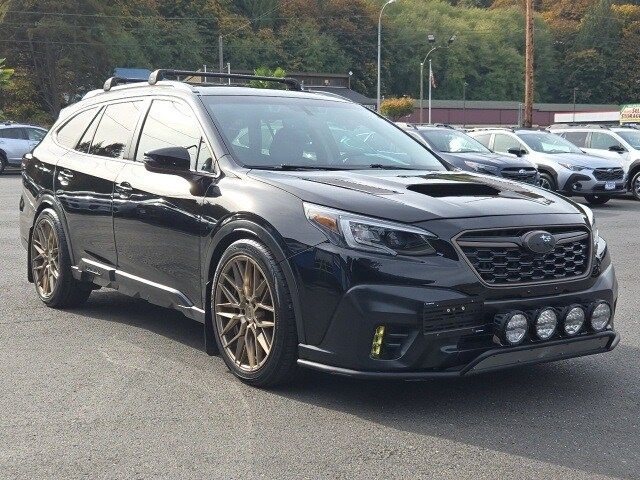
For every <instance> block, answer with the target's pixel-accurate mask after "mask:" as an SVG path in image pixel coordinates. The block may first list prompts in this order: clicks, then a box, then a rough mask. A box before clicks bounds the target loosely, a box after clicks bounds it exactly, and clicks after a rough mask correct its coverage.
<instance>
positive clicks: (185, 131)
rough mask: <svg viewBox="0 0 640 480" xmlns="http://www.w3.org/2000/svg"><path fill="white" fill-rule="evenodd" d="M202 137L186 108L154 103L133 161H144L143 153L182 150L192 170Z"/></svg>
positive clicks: (179, 105) (191, 114)
mask: <svg viewBox="0 0 640 480" xmlns="http://www.w3.org/2000/svg"><path fill="white" fill-rule="evenodd" d="M201 137H202V135H201V133H200V128H199V127H198V121H197V120H196V118H195V116H194V115H193V112H192V111H191V109H190V108H189V107H187V106H186V105H183V104H181V103H178V102H174V101H172V100H154V101H153V103H152V104H151V108H150V109H149V113H148V115H147V118H146V119H145V121H144V126H143V127H142V133H141V134H140V142H139V143H138V149H137V153H136V160H138V161H143V160H144V154H145V153H146V152H150V151H152V150H157V149H159V148H168V147H184V148H186V149H187V150H188V151H189V155H190V156H191V168H192V169H194V170H195V168H196V161H197V159H198V151H199V150H200V146H201V145H200V142H201ZM203 156H206V155H205V154H204V153H203Z"/></svg>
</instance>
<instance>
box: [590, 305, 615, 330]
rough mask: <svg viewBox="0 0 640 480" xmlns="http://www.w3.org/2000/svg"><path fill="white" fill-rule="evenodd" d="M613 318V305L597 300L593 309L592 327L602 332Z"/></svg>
mask: <svg viewBox="0 0 640 480" xmlns="http://www.w3.org/2000/svg"><path fill="white" fill-rule="evenodd" d="M609 320H611V307H610V306H609V304H608V303H607V302H602V301H600V302H597V303H595V304H594V307H593V309H592V310H591V328H592V329H593V330H594V331H596V332H601V331H602V330H604V329H605V328H607V325H608V324H609Z"/></svg>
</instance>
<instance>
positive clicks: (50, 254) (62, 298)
mask: <svg viewBox="0 0 640 480" xmlns="http://www.w3.org/2000/svg"><path fill="white" fill-rule="evenodd" d="M29 258H30V262H29V263H30V267H31V272H32V274H33V283H34V284H35V286H36V293H37V294H38V296H39V297H40V300H42V301H43V302H44V303H45V304H46V305H47V306H49V307H53V308H65V307H75V306H78V305H80V304H82V303H84V302H85V301H86V300H87V298H89V295H90V294H91V290H92V286H91V285H90V284H87V283H83V282H79V281H77V280H76V279H75V278H73V275H72V273H71V258H70V256H69V250H68V246H67V239H66V237H65V234H64V230H63V229H62V224H61V223H60V219H59V218H58V215H57V214H56V212H55V211H54V210H50V209H45V210H43V211H42V212H41V213H40V215H38V218H36V221H35V223H34V224H33V231H32V232H31V240H30V241H29Z"/></svg>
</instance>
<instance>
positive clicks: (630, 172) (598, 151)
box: [551, 125, 640, 200]
mask: <svg viewBox="0 0 640 480" xmlns="http://www.w3.org/2000/svg"><path fill="white" fill-rule="evenodd" d="M551 131H552V132H553V133H557V134H558V135H560V136H562V137H564V138H566V139H567V140H569V141H570V142H571V143H573V144H574V145H576V146H577V147H579V148H580V149H582V150H583V151H584V152H586V153H588V154H590V155H596V156H598V157H603V158H612V159H616V160H619V161H620V163H622V166H623V168H624V170H625V173H626V176H627V178H628V184H627V188H628V189H629V191H630V192H631V193H632V194H633V196H634V197H636V198H637V199H638V200H640V130H638V129H636V128H633V127H603V126H599V125H592V126H580V127H569V126H562V127H552V129H551Z"/></svg>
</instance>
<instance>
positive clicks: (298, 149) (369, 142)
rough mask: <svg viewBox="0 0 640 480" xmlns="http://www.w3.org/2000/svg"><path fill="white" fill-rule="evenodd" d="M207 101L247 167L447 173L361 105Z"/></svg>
mask: <svg viewBox="0 0 640 480" xmlns="http://www.w3.org/2000/svg"><path fill="white" fill-rule="evenodd" d="M203 101H204V103H205V105H206V107H207V109H208V110H209V112H210V114H211V115H212V117H213V119H214V122H215V123H216V125H217V127H218V129H219V130H220V132H221V133H222V136H223V138H224V141H225V143H226V144H227V146H228V147H229V149H230V150H231V151H232V153H233V156H234V158H235V159H236V160H237V161H239V162H240V163H242V165H243V166H245V167H251V168H263V169H283V168H291V169H296V168H300V169H305V168H308V169H316V168H317V169H339V170H349V169H363V168H389V169H391V168H398V169H411V170H446V167H445V166H444V165H443V163H442V162H440V161H439V160H438V159H437V158H436V157H435V156H434V155H433V154H431V153H430V152H429V150H427V148H425V147H424V146H423V145H421V144H420V143H419V142H418V141H417V140H415V139H413V138H412V137H410V136H409V135H407V134H406V133H404V132H402V130H400V129H399V128H397V127H395V126H394V125H393V124H391V123H389V122H387V121H385V120H384V119H382V118H380V117H378V116H377V115H376V114H374V113H373V112H371V111H369V110H367V109H366V108H364V107H361V106H359V105H356V104H352V103H346V102H339V101H332V100H324V99H309V98H295V97H275V96H255V95H247V96H239V95H230V96H205V97H203Z"/></svg>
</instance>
